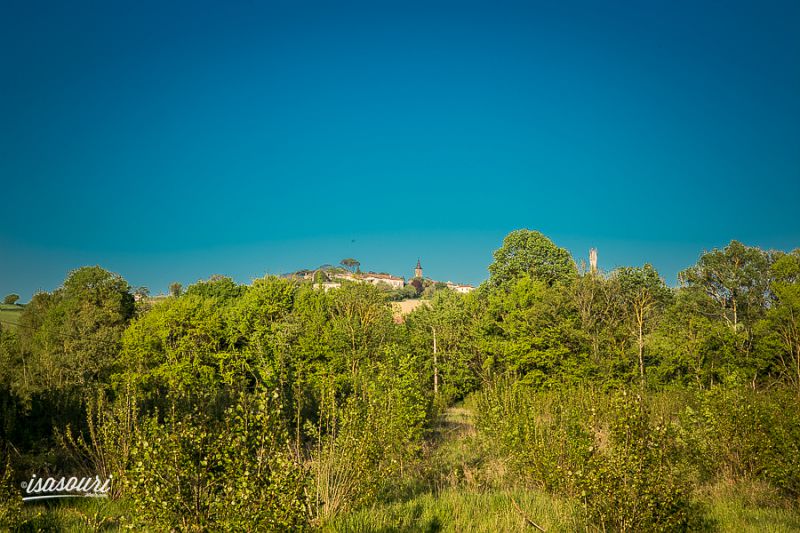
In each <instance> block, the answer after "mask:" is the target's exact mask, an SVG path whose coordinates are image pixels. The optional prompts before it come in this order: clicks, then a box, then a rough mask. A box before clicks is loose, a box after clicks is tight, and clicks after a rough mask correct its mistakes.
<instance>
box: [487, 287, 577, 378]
mask: <svg viewBox="0 0 800 533" xmlns="http://www.w3.org/2000/svg"><path fill="white" fill-rule="evenodd" d="M486 306H487V308H486V313H485V315H484V316H483V323H482V324H481V330H482V331H481V337H482V338H481V343H482V345H481V350H482V351H483V352H484V353H485V355H486V359H485V361H484V370H485V371H487V372H491V371H500V372H507V371H511V372H513V373H514V374H516V375H517V376H519V378H520V380H521V381H522V382H524V383H528V384H533V385H537V386H539V387H551V386H556V385H560V384H563V383H565V382H570V381H576V380H580V379H582V378H583V377H585V375H586V372H587V366H586V364H585V363H586V361H585V359H586V356H587V353H586V351H585V350H584V349H582V348H583V347H582V344H581V340H580V337H579V336H578V335H577V334H576V325H577V324H578V316H577V312H576V309H575V306H574V304H573V302H572V301H571V300H570V298H569V293H568V292H567V291H566V290H565V288H564V286H562V285H556V286H549V285H548V284H547V283H546V282H544V281H542V280H538V279H533V278H532V277H530V276H528V275H524V276H523V277H521V278H519V279H517V280H516V281H515V282H513V283H511V284H510V285H509V287H508V288H507V289H505V290H492V291H490V293H489V294H488V297H487V302H486Z"/></svg>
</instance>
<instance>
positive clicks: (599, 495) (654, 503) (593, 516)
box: [476, 381, 707, 531]
mask: <svg viewBox="0 0 800 533" xmlns="http://www.w3.org/2000/svg"><path fill="white" fill-rule="evenodd" d="M476 398H477V399H476V404H477V413H476V414H477V424H476V425H477V427H478V429H479V431H480V433H481V435H482V436H483V438H485V439H486V440H487V448H488V449H494V450H496V453H497V454H498V456H499V457H501V458H503V460H504V461H505V462H506V464H507V465H508V467H509V470H510V471H509V478H510V479H515V480H519V481H521V482H522V483H523V484H528V485H534V486H538V487H541V488H544V489H545V490H547V491H549V492H551V493H554V494H558V495H563V496H567V497H570V498H573V499H574V500H576V501H580V502H581V503H582V504H583V507H584V511H585V518H586V520H587V521H588V524H591V525H594V526H596V527H598V528H600V529H603V530H609V529H610V530H620V531H631V530H633V531H675V530H685V529H687V528H691V529H702V528H704V527H705V526H706V525H707V524H706V523H705V520H704V513H703V510H702V509H701V508H700V507H699V506H698V505H697V504H696V503H695V502H694V501H693V500H692V496H693V494H692V481H693V476H692V475H691V471H690V469H689V468H687V465H686V464H685V461H683V458H684V457H685V450H683V447H682V446H681V443H680V441H679V439H678V438H677V429H676V428H675V427H674V426H672V425H670V424H668V423H666V422H665V421H664V419H657V420H653V419H652V418H653V417H652V416H651V414H650V412H649V410H648V409H647V407H646V403H645V400H644V399H643V398H642V397H641V396H639V395H636V394H633V393H630V392H624V391H623V392H622V393H620V394H619V396H617V397H614V396H608V395H606V394H595V393H593V392H590V391H585V390H563V391H556V392H534V391H533V390H532V389H531V388H529V387H526V386H524V385H519V384H511V383H510V382H502V381H501V382H499V383H496V384H493V385H489V386H487V387H485V388H484V390H483V391H482V392H481V393H479V394H477V395H476Z"/></svg>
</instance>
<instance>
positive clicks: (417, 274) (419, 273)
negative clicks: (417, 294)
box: [414, 258, 422, 279]
mask: <svg viewBox="0 0 800 533" xmlns="http://www.w3.org/2000/svg"><path fill="white" fill-rule="evenodd" d="M414 277H415V278H419V279H422V265H420V264H419V258H417V267H416V268H415V269H414Z"/></svg>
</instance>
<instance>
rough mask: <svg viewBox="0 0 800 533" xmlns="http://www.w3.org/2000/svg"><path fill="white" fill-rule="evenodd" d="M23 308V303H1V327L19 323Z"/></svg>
mask: <svg viewBox="0 0 800 533" xmlns="http://www.w3.org/2000/svg"><path fill="white" fill-rule="evenodd" d="M23 309H25V306H23V305H7V304H0V327H2V326H9V325H10V326H16V325H17V324H19V317H20V315H21V314H22V310H23Z"/></svg>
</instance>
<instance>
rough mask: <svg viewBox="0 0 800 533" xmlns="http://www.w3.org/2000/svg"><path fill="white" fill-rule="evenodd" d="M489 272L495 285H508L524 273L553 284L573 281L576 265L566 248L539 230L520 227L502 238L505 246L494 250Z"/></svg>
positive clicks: (492, 283) (491, 281) (491, 282)
mask: <svg viewBox="0 0 800 533" xmlns="http://www.w3.org/2000/svg"><path fill="white" fill-rule="evenodd" d="M489 273H490V275H491V276H490V279H489V282H490V284H491V285H492V286H495V287H498V286H505V285H507V284H508V283H511V282H513V281H514V280H517V279H519V278H520V277H522V276H523V275H525V274H527V275H530V276H531V278H533V279H534V280H539V281H542V282H543V283H545V284H547V285H553V284H554V283H560V282H567V281H570V280H572V279H573V278H574V277H575V276H576V275H577V267H576V266H575V261H573V260H572V257H571V256H570V254H569V252H567V251H566V250H565V249H563V248H559V247H558V246H556V245H555V244H553V242H552V241H551V240H550V239H548V238H547V237H545V236H544V235H542V234H541V233H539V232H538V231H531V230H527V229H520V230H516V231H512V232H511V233H509V234H508V235H506V237H505V239H503V246H502V247H501V248H500V249H498V250H496V251H495V252H494V262H493V263H492V264H491V265H490V266H489Z"/></svg>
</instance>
